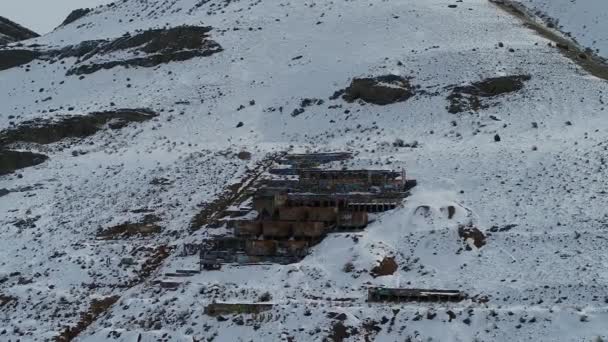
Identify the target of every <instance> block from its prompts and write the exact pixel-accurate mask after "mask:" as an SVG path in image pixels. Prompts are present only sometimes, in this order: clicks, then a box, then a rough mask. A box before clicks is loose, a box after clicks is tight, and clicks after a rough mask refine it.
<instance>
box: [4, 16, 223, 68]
mask: <svg viewBox="0 0 608 342" xmlns="http://www.w3.org/2000/svg"><path fill="white" fill-rule="evenodd" d="M210 31H211V27H208V26H179V27H173V28H168V29H151V30H147V31H143V32H139V33H135V34H130V33H127V34H125V35H124V36H122V37H119V38H116V39H101V40H90V41H84V42H81V43H79V44H75V45H68V46H65V47H63V48H60V49H45V48H44V47H30V48H29V49H23V48H19V49H5V50H0V70H5V69H10V68H14V67H17V66H21V65H25V64H28V63H30V62H32V61H33V60H36V59H38V60H47V61H53V62H56V61H57V60H62V59H65V58H70V57H76V58H77V61H76V62H75V63H74V64H73V65H72V67H71V68H70V69H69V70H68V71H67V75H68V76H69V75H84V74H91V73H94V72H96V71H99V70H102V69H111V68H114V67H117V66H124V67H127V68H128V67H147V68H149V67H154V66H157V65H159V64H165V63H170V62H174V61H186V60H189V59H192V58H195V57H207V56H211V55H213V54H215V53H218V52H221V51H222V50H223V49H222V47H221V46H220V45H219V44H218V43H216V42H215V41H213V40H211V39H210V38H209V32H210ZM119 56H120V57H119Z"/></svg>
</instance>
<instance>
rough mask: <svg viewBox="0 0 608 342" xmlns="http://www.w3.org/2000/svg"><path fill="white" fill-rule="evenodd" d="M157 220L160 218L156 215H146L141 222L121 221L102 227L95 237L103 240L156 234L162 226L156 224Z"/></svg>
mask: <svg viewBox="0 0 608 342" xmlns="http://www.w3.org/2000/svg"><path fill="white" fill-rule="evenodd" d="M158 221H160V218H158V217H157V216H155V215H146V216H145V217H144V219H143V221H142V222H138V223H123V224H119V225H117V226H113V227H109V228H106V229H102V230H100V231H99V232H98V233H97V237H98V238H100V239H104V240H110V239H120V238H123V239H124V238H129V237H133V236H149V235H154V234H158V233H160V232H161V230H162V228H161V227H160V226H159V225H157V224H156V222H158Z"/></svg>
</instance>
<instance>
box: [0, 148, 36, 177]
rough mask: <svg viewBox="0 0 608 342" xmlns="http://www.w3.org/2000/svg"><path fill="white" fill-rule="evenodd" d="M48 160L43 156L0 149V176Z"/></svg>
mask: <svg viewBox="0 0 608 342" xmlns="http://www.w3.org/2000/svg"><path fill="white" fill-rule="evenodd" d="M47 159H48V157H47V156H45V155H44V154H39V153H33V152H27V151H26V152H22V151H9V150H2V149H0V175H5V174H9V173H12V172H14V171H16V170H19V169H23V168H26V167H30V166H34V165H38V164H42V163H44V162H45V161H46V160H47Z"/></svg>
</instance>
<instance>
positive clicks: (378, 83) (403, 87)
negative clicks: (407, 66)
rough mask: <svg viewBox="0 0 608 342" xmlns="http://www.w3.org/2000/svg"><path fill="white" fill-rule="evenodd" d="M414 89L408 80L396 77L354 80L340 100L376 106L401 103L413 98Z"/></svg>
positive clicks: (387, 76) (386, 76)
mask: <svg viewBox="0 0 608 342" xmlns="http://www.w3.org/2000/svg"><path fill="white" fill-rule="evenodd" d="M414 94H415V92H414V88H413V87H412V85H411V84H410V82H409V80H408V79H406V78H404V77H401V76H396V75H384V76H377V77H372V78H355V79H353V81H352V82H351V84H350V86H349V87H348V88H346V89H345V90H344V94H343V95H342V99H344V100H345V101H347V102H354V101H355V100H357V99H361V100H362V101H365V102H368V103H373V104H376V105H381V106H383V105H388V104H391V103H396V102H403V101H406V100H407V99H409V98H410V97H412V96H414Z"/></svg>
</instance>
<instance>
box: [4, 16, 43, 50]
mask: <svg viewBox="0 0 608 342" xmlns="http://www.w3.org/2000/svg"><path fill="white" fill-rule="evenodd" d="M36 37H39V35H38V34H37V33H36V32H34V31H31V30H29V29H26V28H25V27H23V26H21V25H19V24H16V23H14V22H12V21H10V20H8V19H6V18H4V17H0V45H4V44H9V43H14V42H18V41H21V40H26V39H31V38H36Z"/></svg>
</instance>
